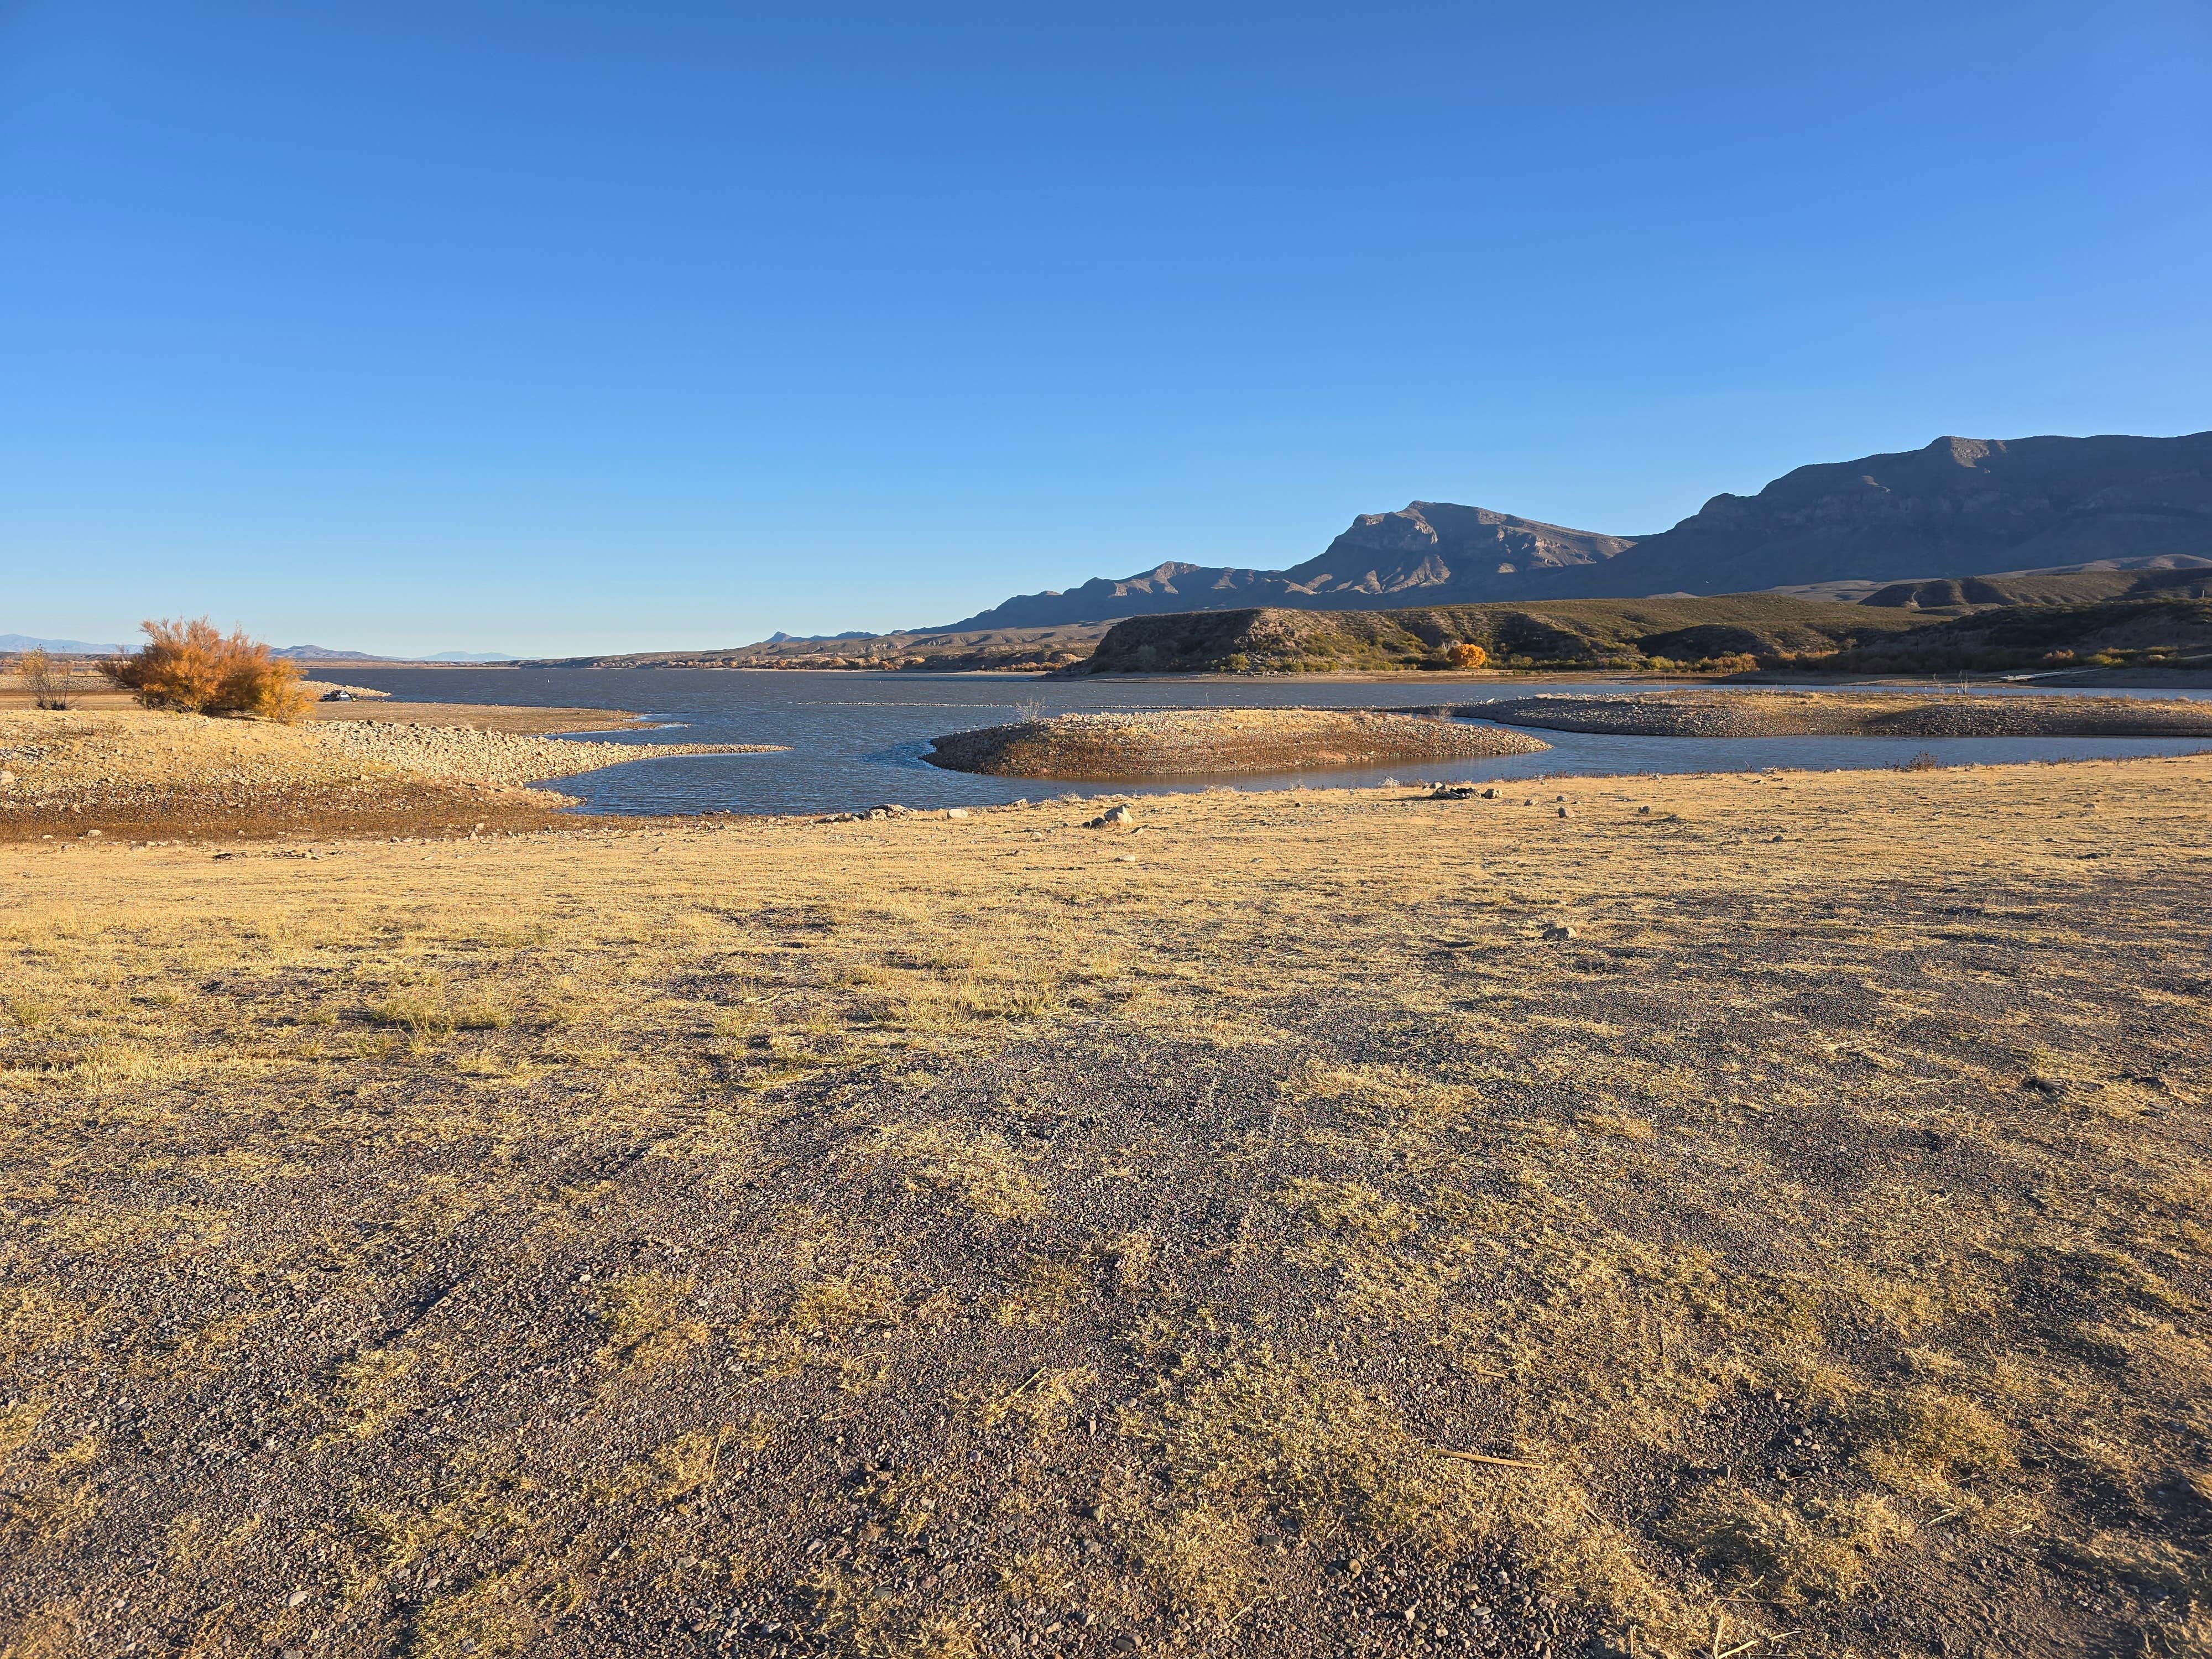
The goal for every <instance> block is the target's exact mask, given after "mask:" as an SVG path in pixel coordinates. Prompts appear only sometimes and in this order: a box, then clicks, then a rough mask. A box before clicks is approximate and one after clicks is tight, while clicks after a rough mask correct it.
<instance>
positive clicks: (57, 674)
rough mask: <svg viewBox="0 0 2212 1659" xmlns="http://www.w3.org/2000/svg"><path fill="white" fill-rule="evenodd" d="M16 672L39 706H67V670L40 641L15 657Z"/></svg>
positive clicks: (68, 682)
mask: <svg viewBox="0 0 2212 1659" xmlns="http://www.w3.org/2000/svg"><path fill="white" fill-rule="evenodd" d="M15 676H16V678H18V679H20V680H21V681H22V682H23V684H24V685H25V686H26V687H27V689H28V690H29V691H30V693H31V700H32V701H33V702H35V703H37V704H38V706H39V707H40V708H68V707H69V686H70V671H69V667H68V665H66V664H64V663H62V662H59V661H58V660H56V659H55V658H54V656H53V654H52V653H51V652H49V651H48V650H47V649H46V647H44V646H42V645H34V646H33V647H31V648H30V649H29V650H28V651H26V652H25V653H23V654H22V655H21V656H20V657H18V658H17V659H15Z"/></svg>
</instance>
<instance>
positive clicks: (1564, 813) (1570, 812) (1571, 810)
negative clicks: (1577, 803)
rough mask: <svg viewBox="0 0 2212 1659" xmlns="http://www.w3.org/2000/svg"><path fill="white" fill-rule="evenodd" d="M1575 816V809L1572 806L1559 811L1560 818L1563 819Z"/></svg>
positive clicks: (1563, 807)
mask: <svg viewBox="0 0 2212 1659" xmlns="http://www.w3.org/2000/svg"><path fill="white" fill-rule="evenodd" d="M1574 815H1575V809H1574V808H1573V807H1571V806H1562V807H1561V808H1560V809H1559V816H1560V817H1563V818H1571V817H1574Z"/></svg>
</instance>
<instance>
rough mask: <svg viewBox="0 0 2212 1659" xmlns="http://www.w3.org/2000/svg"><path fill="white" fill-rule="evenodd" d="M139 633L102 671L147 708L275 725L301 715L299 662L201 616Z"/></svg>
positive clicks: (143, 628)
mask: <svg viewBox="0 0 2212 1659" xmlns="http://www.w3.org/2000/svg"><path fill="white" fill-rule="evenodd" d="M139 628H140V629H141V631H143V633H144V634H145V635H146V643H145V644H144V645H143V646H141V647H139V648H138V649H137V650H136V651H134V652H132V653H131V654H130V655H129V656H127V657H122V658H118V659H116V660H115V661H113V662H106V663H102V664H101V665H100V672H102V673H103V674H105V675H106V676H107V678H109V679H111V680H112V681H114V682H115V684H118V685H119V686H121V687H122V688H123V689H124V690H126V691H132V692H136V693H137V697H138V701H139V702H143V703H144V704H145V705H146V706H147V707H148V708H179V709H184V710H186V711H187V712H189V713H191V714H255V715H258V716H259V717H260V718H262V719H263V720H298V719H299V718H300V716H301V715H302V714H306V713H307V692H306V691H305V690H301V685H300V667H299V665H298V664H297V663H294V662H288V661H286V660H284V659H282V658H279V657H272V656H270V654H269V647H267V646H265V645H264V644H262V643H261V642H260V641H258V640H250V639H248V638H246V634H245V632H244V630H243V629H234V630H233V631H232V632H231V633H230V634H229V635H228V636H226V635H222V634H219V633H217V632H216V628H215V624H214V623H210V621H209V620H208V619H207V618H206V617H199V618H198V619H197V620H196V621H191V622H187V621H183V620H179V621H176V622H148V623H140V624H139Z"/></svg>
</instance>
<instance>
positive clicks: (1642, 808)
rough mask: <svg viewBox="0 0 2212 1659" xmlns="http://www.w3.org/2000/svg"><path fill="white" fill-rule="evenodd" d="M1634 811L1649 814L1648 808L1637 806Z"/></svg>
mask: <svg viewBox="0 0 2212 1659" xmlns="http://www.w3.org/2000/svg"><path fill="white" fill-rule="evenodd" d="M1636 810H1637V811H1638V812H1649V811H1650V810H1651V809H1650V807H1648V806H1639V807H1638V808H1637V809H1636Z"/></svg>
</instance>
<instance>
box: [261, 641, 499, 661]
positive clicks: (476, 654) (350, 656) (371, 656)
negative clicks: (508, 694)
mask: <svg viewBox="0 0 2212 1659" xmlns="http://www.w3.org/2000/svg"><path fill="white" fill-rule="evenodd" d="M269 654H270V656H272V657H288V658H289V659H291V660H292V661H294V662H391V663H409V662H454V663H494V662H513V661H514V660H515V658H514V656H513V653H511V652H506V651H440V652H437V653H435V654H433V655H431V656H428V657H380V656H378V655H376V654H375V653H374V652H369V651H332V650H331V649H329V648H328V647H325V646H319V645H288V646H285V647H283V648H282V649H280V650H276V651H272V652H270V653H269Z"/></svg>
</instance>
